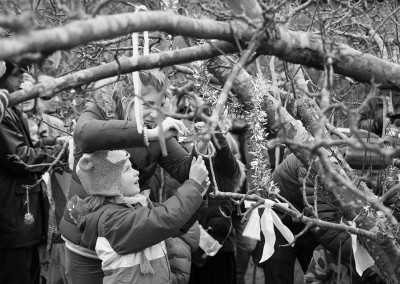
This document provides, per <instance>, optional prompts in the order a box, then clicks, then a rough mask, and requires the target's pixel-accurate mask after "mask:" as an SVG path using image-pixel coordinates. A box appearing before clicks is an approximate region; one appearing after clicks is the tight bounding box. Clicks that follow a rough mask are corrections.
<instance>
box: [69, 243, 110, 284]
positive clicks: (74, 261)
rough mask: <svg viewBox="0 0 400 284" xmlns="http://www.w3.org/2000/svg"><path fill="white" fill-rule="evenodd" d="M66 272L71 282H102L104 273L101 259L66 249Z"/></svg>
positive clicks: (91, 283) (81, 283)
mask: <svg viewBox="0 0 400 284" xmlns="http://www.w3.org/2000/svg"><path fill="white" fill-rule="evenodd" d="M65 258H66V261H65V264H66V270H67V271H66V273H67V276H68V278H69V280H70V281H71V283H70V284H101V283H103V278H104V273H103V270H102V269H101V260H100V259H93V258H89V257H85V256H82V255H79V254H76V253H74V252H72V251H70V250H69V249H67V248H66V249H65Z"/></svg>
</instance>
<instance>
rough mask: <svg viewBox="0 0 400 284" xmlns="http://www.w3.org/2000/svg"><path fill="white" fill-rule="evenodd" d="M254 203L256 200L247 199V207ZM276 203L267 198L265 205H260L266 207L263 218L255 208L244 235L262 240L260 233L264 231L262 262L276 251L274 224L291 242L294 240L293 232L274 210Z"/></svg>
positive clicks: (284, 204)
mask: <svg viewBox="0 0 400 284" xmlns="http://www.w3.org/2000/svg"><path fill="white" fill-rule="evenodd" d="M252 203H254V202H249V201H246V200H245V207H246V208H248V207H250V206H251V204H252ZM274 204H275V202H274V201H272V200H269V199H266V200H265V203H264V205H262V206H260V207H264V212H263V214H262V216H261V218H260V215H259V214H258V210H257V209H254V210H253V212H252V213H251V215H250V218H249V221H248V223H247V225H246V228H245V230H244V232H243V236H245V237H248V238H252V239H256V240H260V234H261V231H262V233H263V235H264V239H265V243H264V248H263V254H262V257H261V260H260V263H261V262H264V261H266V260H267V259H269V258H270V257H271V256H272V255H273V253H274V251H275V249H274V246H275V241H276V236H275V231H274V225H275V227H276V228H277V229H278V230H279V232H281V234H282V236H283V237H284V238H285V239H286V240H287V241H288V242H289V243H291V242H292V241H293V240H294V236H293V234H292V232H291V231H290V230H289V228H288V227H286V226H285V225H284V224H283V223H282V221H281V219H280V218H279V216H278V215H277V214H276V213H275V212H274V210H272V206H273V205H274ZM279 204H280V205H283V206H286V207H289V205H288V204H286V203H279Z"/></svg>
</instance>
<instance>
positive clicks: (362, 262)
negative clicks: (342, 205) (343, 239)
mask: <svg viewBox="0 0 400 284" xmlns="http://www.w3.org/2000/svg"><path fill="white" fill-rule="evenodd" d="M349 223H350V226H352V227H354V228H356V222H349ZM350 236H351V247H352V249H353V254H354V262H355V264H356V271H357V273H358V275H360V276H361V275H362V274H363V273H364V271H365V270H366V269H367V268H369V267H371V266H372V265H374V264H375V261H374V260H373V258H372V257H371V256H370V254H369V253H368V251H367V250H366V249H365V248H364V247H363V246H362V245H361V244H360V243H359V242H358V241H357V235H353V234H351V235H350Z"/></svg>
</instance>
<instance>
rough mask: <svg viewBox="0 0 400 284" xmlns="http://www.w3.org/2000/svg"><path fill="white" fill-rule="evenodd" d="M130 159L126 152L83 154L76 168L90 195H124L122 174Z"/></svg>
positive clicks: (103, 151)
mask: <svg viewBox="0 0 400 284" xmlns="http://www.w3.org/2000/svg"><path fill="white" fill-rule="evenodd" d="M128 159H129V154H128V152H126V151H124V150H116V151H105V150H102V151H96V152H94V153H92V154H83V156H82V157H81V159H80V160H79V162H78V165H77V167H76V173H77V174H78V176H79V179H80V180H81V183H82V185H83V188H84V189H85V190H86V192H87V193H88V194H89V195H102V196H118V195H122V193H123V192H124V187H123V185H122V183H121V174H122V169H123V167H124V165H125V162H126V161H127V160H128Z"/></svg>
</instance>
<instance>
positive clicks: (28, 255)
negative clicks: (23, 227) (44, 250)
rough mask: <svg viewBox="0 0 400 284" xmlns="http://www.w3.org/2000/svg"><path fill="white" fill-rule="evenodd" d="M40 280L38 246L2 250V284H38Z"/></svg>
mask: <svg viewBox="0 0 400 284" xmlns="http://www.w3.org/2000/svg"><path fill="white" fill-rule="evenodd" d="M39 280H40V265H39V253H38V250H37V247H36V246H29V247H23V248H9V249H0V284H14V283H15V284H20V283H21V284H22V283H26V284H37V283H39Z"/></svg>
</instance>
